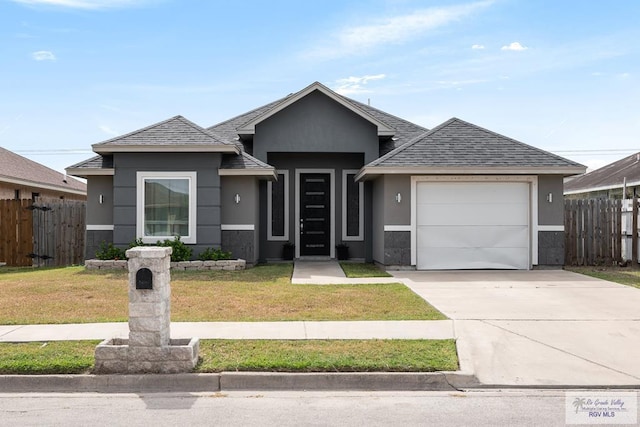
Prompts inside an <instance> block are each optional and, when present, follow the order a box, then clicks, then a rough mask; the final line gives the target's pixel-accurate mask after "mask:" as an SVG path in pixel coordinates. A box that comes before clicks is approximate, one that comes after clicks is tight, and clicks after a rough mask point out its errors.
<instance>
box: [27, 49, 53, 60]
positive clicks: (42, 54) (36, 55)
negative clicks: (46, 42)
mask: <svg viewBox="0 0 640 427" xmlns="http://www.w3.org/2000/svg"><path fill="white" fill-rule="evenodd" d="M31 57H32V58H33V59H35V60H36V61H55V60H56V56H55V55H54V54H53V52H50V51H48V50H39V51H37V52H33V53H32V54H31Z"/></svg>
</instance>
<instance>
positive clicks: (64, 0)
mask: <svg viewBox="0 0 640 427" xmlns="http://www.w3.org/2000/svg"><path fill="white" fill-rule="evenodd" d="M11 1H13V2H14V3H20V4H24V5H27V6H53V7H66V8H71V9H87V10H98V9H115V8H124V7H136V6H140V5H142V4H146V3H149V1H148V0H11Z"/></svg>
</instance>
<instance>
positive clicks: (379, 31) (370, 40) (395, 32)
mask: <svg viewBox="0 0 640 427" xmlns="http://www.w3.org/2000/svg"><path fill="white" fill-rule="evenodd" d="M492 3H493V0H487V1H480V2H475V3H468V4H462V5H456V6H447V7H434V8H428V9H420V10H416V11H415V12H413V13H410V14H406V15H397V16H392V17H388V18H383V19H378V20H375V21H373V22H371V23H370V24H365V25H349V26H347V27H346V28H343V29H340V30H338V31H337V35H336V36H335V37H333V38H330V40H329V41H328V42H327V43H326V44H324V45H321V46H319V47H317V48H316V49H312V50H311V51H310V52H309V53H307V54H306V56H310V57H314V58H320V59H330V58H336V57H342V56H347V55H354V54H363V53H366V52H367V51H370V50H372V49H375V48H377V47H380V46H385V45H390V44H399V43H403V42H407V41H409V40H412V39H416V38H418V37H421V36H422V35H423V34H424V33H426V32H428V31H430V30H434V29H436V28H439V27H443V26H445V25H448V24H451V23H453V22H456V21H459V20H460V19H462V18H464V17H466V16H468V15H471V14H472V13H474V12H476V11H478V10H481V9H483V8H486V7H488V6H490V5H491V4H492Z"/></svg>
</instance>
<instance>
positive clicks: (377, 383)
mask: <svg viewBox="0 0 640 427" xmlns="http://www.w3.org/2000/svg"><path fill="white" fill-rule="evenodd" d="M478 385H479V383H478V381H477V379H476V378H475V377H474V376H473V375H470V374H465V373H462V372H336V373H326V372H322V373H284V372H282V373H281V372H222V373H220V374H167V375H163V374H153V375H0V393H25V392H33V393H46V392H50V393H83V392H84V393H86V392H96V393H157V392H207V391H208V392H218V391H242V390H265V391H266V390H270V391H275V390H281V391H285V390H288V391H303V390H316V391H332V390H333V391H348V390H354V391H363V390H367V391H419V390H422V391H446V390H458V389H464V388H472V387H477V386H478Z"/></svg>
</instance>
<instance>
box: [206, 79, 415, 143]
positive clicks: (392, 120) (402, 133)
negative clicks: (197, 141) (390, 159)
mask: <svg viewBox="0 0 640 427" xmlns="http://www.w3.org/2000/svg"><path fill="white" fill-rule="evenodd" d="M303 90H304V89H303ZM295 95H296V94H290V95H288V96H285V97H284V98H280V99H278V100H276V101H273V102H270V103H268V104H265V105H263V106H261V107H258V108H255V109H253V110H251V111H248V112H246V113H244V114H241V115H239V116H236V117H233V118H231V119H229V120H225V121H224V122H221V123H218V124H216V125H213V126H211V127H209V128H207V129H208V130H209V131H213V132H215V133H217V134H218V135H220V136H221V137H223V138H224V139H225V140H227V141H235V140H237V137H238V131H237V129H239V128H241V127H242V126H243V125H245V124H246V123H248V122H251V121H253V120H254V119H256V118H257V117H260V116H262V115H265V114H267V113H268V112H269V111H270V110H271V109H273V108H276V107H277V106H279V105H280V104H282V103H284V102H285V101H286V100H288V99H289V98H290V97H292V96H295ZM335 96H337V97H340V98H342V99H343V100H344V101H346V102H347V103H349V104H351V105H353V106H354V108H357V109H360V110H362V111H364V112H365V113H367V114H369V115H370V116H372V117H373V118H375V119H376V120H378V121H380V122H383V123H385V124H386V125H388V126H389V127H391V128H393V129H394V130H395V135H394V137H393V138H392V139H389V141H388V143H385V144H383V146H382V147H381V152H382V154H384V153H386V152H388V151H389V150H391V149H393V148H395V147H398V146H400V145H402V144H404V143H405V142H407V141H409V140H410V139H411V138H413V137H415V136H417V135H419V134H421V133H424V132H425V131H426V130H427V129H426V128H424V127H422V126H419V125H416V124H414V123H411V122H409V121H407V120H404V119H401V118H399V117H396V116H394V115H392V114H389V113H386V112H384V111H381V110H378V109H377V108H374V107H371V106H370V105H367V104H363V103H361V102H358V101H355V100H353V99H351V98H347V97H346V96H343V95H340V94H338V93H335Z"/></svg>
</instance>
